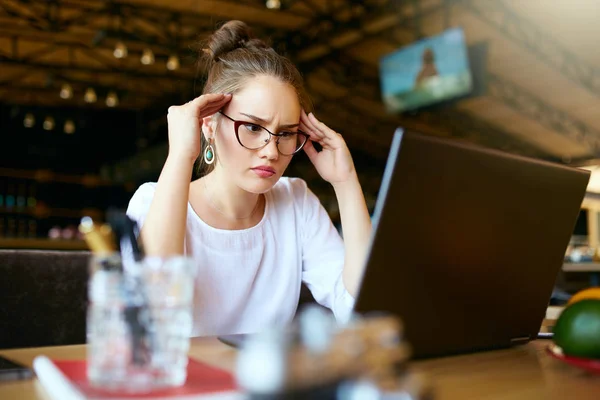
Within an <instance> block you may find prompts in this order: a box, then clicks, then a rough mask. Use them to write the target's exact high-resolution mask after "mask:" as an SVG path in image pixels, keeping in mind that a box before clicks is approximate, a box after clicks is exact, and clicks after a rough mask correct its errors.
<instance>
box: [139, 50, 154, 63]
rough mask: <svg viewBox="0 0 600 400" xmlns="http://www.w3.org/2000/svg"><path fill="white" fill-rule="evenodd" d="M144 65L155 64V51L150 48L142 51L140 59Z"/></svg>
mask: <svg viewBox="0 0 600 400" xmlns="http://www.w3.org/2000/svg"><path fill="white" fill-rule="evenodd" d="M140 61H141V62H142V64H144V65H152V64H154V53H153V52H152V50H150V49H144V51H143V52H142V58H141V59H140Z"/></svg>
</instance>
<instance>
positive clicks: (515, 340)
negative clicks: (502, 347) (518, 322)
mask: <svg viewBox="0 0 600 400" xmlns="http://www.w3.org/2000/svg"><path fill="white" fill-rule="evenodd" d="M530 340H531V337H530V336H529V335H527V336H520V337H516V338H512V339H510V344H511V345H517V344H525V343H527V342H529V341H530Z"/></svg>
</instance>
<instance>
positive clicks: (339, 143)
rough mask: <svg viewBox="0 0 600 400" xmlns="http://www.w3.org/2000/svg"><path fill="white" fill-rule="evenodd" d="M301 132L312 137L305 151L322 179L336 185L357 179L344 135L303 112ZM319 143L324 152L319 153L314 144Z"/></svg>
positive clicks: (305, 146) (311, 114) (312, 115)
mask: <svg viewBox="0 0 600 400" xmlns="http://www.w3.org/2000/svg"><path fill="white" fill-rule="evenodd" d="M300 130H301V131H303V132H304V133H306V134H308V135H309V136H310V140H308V141H307V142H306V144H305V145H304V151H305V152H306V154H307V155H308V158H309V159H310V161H311V162H312V163H313V165H314V166H315V168H316V169H317V172H318V173H319V175H321V178H323V179H324V180H326V181H327V182H329V183H331V184H332V185H335V184H337V183H343V182H347V181H348V180H349V179H351V178H355V177H356V170H355V169H354V162H353V161H352V156H351V155H350V151H349V150H348V146H346V142H345V141H344V139H343V138H342V135H340V134H339V133H337V132H335V131H334V130H332V129H330V128H329V127H328V126H327V125H325V124H324V123H322V122H321V121H319V120H318V119H317V118H316V117H315V116H314V114H313V113H310V114H308V115H307V114H306V112H305V111H304V110H302V115H301V117H300ZM313 141H314V142H317V143H319V144H320V145H321V147H323V150H321V151H317V149H315V147H314V146H313V144H312V142H313Z"/></svg>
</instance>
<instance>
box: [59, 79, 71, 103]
mask: <svg viewBox="0 0 600 400" xmlns="http://www.w3.org/2000/svg"><path fill="white" fill-rule="evenodd" d="M72 97H73V88H72V87H71V85H69V84H68V83H65V84H64V85H62V88H61V89H60V98H61V99H65V100H68V99H70V98H72Z"/></svg>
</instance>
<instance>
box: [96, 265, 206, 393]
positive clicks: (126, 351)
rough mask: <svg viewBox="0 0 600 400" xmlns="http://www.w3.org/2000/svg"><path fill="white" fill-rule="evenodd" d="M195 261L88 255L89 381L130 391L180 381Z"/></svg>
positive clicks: (187, 339) (183, 374)
mask: <svg viewBox="0 0 600 400" xmlns="http://www.w3.org/2000/svg"><path fill="white" fill-rule="evenodd" d="M194 267H195V265H194V264H193V261H192V260H191V259H190V258H185V257H169V258H155V257H146V258H144V259H143V260H142V261H140V262H135V263H134V262H132V263H130V264H128V265H126V268H123V263H122V261H121V258H120V256H119V254H110V255H106V256H99V255H94V256H92V258H91V260H90V281H89V289H88V296H89V304H88V316H87V341H88V354H87V374H88V380H89V382H90V384H91V385H92V386H94V387H99V388H102V389H105V390H108V391H124V392H131V393H138V392H148V391H151V390H153V389H160V388H166V387H175V386H180V385H182V384H183V383H184V382H185V379H186V371H187V361H188V358H187V353H188V350H189V346H190V335H191V332H192V300H193V291H194V290H193V288H194V283H193V282H194V277H195V268H194Z"/></svg>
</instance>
